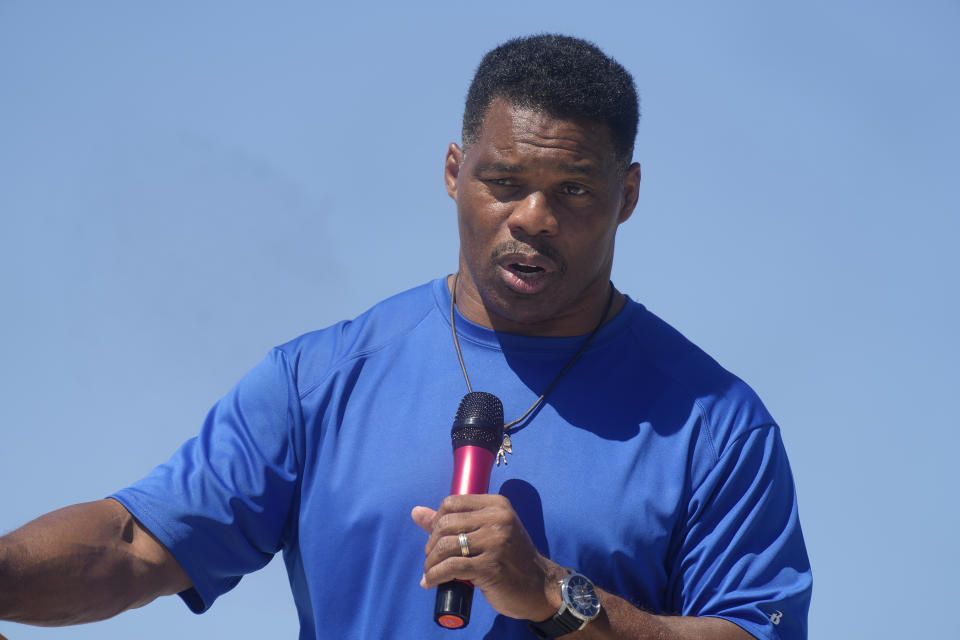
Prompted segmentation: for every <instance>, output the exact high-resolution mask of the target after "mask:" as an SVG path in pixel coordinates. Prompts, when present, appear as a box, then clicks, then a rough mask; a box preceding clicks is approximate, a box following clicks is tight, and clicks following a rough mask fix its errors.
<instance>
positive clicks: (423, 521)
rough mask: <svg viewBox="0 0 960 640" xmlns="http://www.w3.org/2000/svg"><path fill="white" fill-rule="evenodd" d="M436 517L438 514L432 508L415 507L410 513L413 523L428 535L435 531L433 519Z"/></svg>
mask: <svg viewBox="0 0 960 640" xmlns="http://www.w3.org/2000/svg"><path fill="white" fill-rule="evenodd" d="M436 515H437V512H436V511H434V510H433V509H431V508H430V507H414V508H413V510H412V511H410V517H411V518H413V521H414V522H415V523H417V526H418V527H420V528H421V529H423V530H424V531H426V532H427V533H430V532H431V531H433V519H434V518H435V517H436Z"/></svg>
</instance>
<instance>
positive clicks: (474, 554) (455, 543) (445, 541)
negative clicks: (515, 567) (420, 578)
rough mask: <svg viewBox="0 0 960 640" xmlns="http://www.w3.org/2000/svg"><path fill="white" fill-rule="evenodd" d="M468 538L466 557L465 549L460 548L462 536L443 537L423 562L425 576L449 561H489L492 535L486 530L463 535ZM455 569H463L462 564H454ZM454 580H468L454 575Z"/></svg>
mask: <svg viewBox="0 0 960 640" xmlns="http://www.w3.org/2000/svg"><path fill="white" fill-rule="evenodd" d="M463 535H464V536H466V541H467V544H466V547H467V549H466V550H467V551H468V552H469V555H466V556H465V555H464V553H463V552H464V549H463V547H461V546H460V534H456V535H449V536H441V537H440V538H438V539H437V543H436V544H435V545H434V546H433V548H432V549H431V550H430V553H428V554H427V557H426V558H425V559H424V561H423V571H424V574H427V573H429V572H430V571H431V570H432V569H433V568H434V567H436V566H438V565H443V564H444V563H445V562H447V561H448V560H452V559H453V560H456V559H464V560H472V559H476V558H480V557H481V556H483V561H487V560H488V558H487V557H486V551H487V550H488V549H490V548H491V546H490V544H489V540H488V539H490V538H491V534H490V532H488V531H485V530H482V529H481V530H478V531H474V532H472V533H469V534H467V533H465V534H463ZM453 566H454V567H462V565H461V564H460V563H454V565H453ZM452 577H454V578H460V579H464V580H465V579H468V578H466V577H464V576H460V575H453V576H452Z"/></svg>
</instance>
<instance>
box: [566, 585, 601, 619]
mask: <svg viewBox="0 0 960 640" xmlns="http://www.w3.org/2000/svg"><path fill="white" fill-rule="evenodd" d="M563 600H564V602H566V603H567V608H569V609H570V610H571V611H572V612H573V613H574V614H575V615H576V616H577V617H578V618H580V619H582V620H592V619H593V618H595V617H596V616H597V614H598V613H600V599H599V598H598V597H597V592H596V591H595V590H594V588H593V583H591V582H590V581H589V580H588V579H587V578H586V577H585V576H582V575H580V574H579V573H574V574H571V575H570V577H569V578H567V581H566V584H565V585H564V587H563Z"/></svg>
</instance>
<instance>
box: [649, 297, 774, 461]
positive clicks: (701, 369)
mask: <svg viewBox="0 0 960 640" xmlns="http://www.w3.org/2000/svg"><path fill="white" fill-rule="evenodd" d="M634 304H636V308H635V309H634V314H633V317H632V322H631V332H632V334H633V338H634V340H635V341H636V343H637V345H638V348H639V349H640V351H641V352H642V353H643V355H644V358H645V359H646V360H648V362H649V364H650V365H651V366H653V367H656V368H657V369H658V370H659V371H660V372H661V374H662V375H663V376H665V377H666V378H667V379H668V380H669V381H670V383H671V384H673V385H675V386H676V388H677V389H678V391H679V392H680V393H681V394H682V395H684V396H686V397H687V398H688V399H689V400H690V401H691V402H693V403H695V405H696V406H697V408H698V412H699V413H700V414H701V416H702V418H703V420H704V422H705V423H706V427H707V429H708V431H709V432H710V434H711V439H712V440H713V441H714V444H715V446H716V448H717V453H718V454H720V453H721V452H722V451H724V450H725V449H726V448H727V447H728V446H729V445H730V444H732V442H733V441H735V440H736V439H738V438H740V437H741V436H743V435H745V434H746V433H747V432H749V431H751V430H752V429H755V428H758V427H763V426H769V425H774V424H775V422H774V419H773V417H772V416H771V415H770V413H769V412H768V411H767V408H766V407H765V406H764V404H763V402H762V401H761V400H760V398H759V396H758V395H757V393H756V392H755V391H754V390H753V388H752V387H750V386H749V385H748V384H747V383H746V382H744V381H743V380H742V379H740V378H739V377H738V376H737V375H735V374H734V373H732V372H731V371H729V370H728V369H726V368H725V367H724V366H723V365H721V364H720V363H719V362H717V360H715V359H714V358H713V357H712V356H711V355H710V354H708V353H707V352H706V351H704V350H703V349H701V348H700V347H699V346H697V345H696V344H694V343H693V342H692V341H691V340H690V339H688V338H687V337H686V336H684V335H683V334H682V333H681V332H680V331H678V330H677V329H675V328H674V327H673V326H672V325H670V324H668V323H667V322H666V321H664V320H663V319H661V318H660V317H658V316H657V315H655V314H654V313H652V312H651V311H649V310H648V309H646V308H645V307H643V305H640V304H637V303H634Z"/></svg>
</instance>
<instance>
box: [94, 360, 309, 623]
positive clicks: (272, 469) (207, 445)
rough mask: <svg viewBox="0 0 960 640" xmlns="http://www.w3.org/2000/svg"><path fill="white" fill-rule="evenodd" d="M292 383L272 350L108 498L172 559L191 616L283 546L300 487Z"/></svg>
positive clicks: (297, 412)
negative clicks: (193, 429)
mask: <svg viewBox="0 0 960 640" xmlns="http://www.w3.org/2000/svg"><path fill="white" fill-rule="evenodd" d="M299 407H300V404H299V398H298V395H297V390H296V383H295V381H294V379H293V374H292V373H291V370H290V367H289V366H288V364H287V362H286V358H285V356H284V354H283V352H282V351H280V350H273V351H272V352H271V353H270V354H269V355H268V356H267V358H266V359H265V360H264V361H263V362H261V363H260V364H259V365H257V366H256V367H255V368H254V369H253V370H252V371H251V372H250V373H249V374H247V375H246V376H245V377H244V378H243V379H242V380H241V381H240V382H239V383H238V384H237V386H236V387H234V388H233V389H232V390H231V391H230V392H229V393H228V394H227V395H226V396H225V397H224V398H223V399H222V400H220V401H219V402H218V403H217V404H216V405H215V406H214V407H213V409H212V410H211V411H210V413H209V414H208V415H207V418H206V421H205V422H204V425H203V429H202V431H201V433H200V435H199V436H197V437H195V438H192V439H190V440H188V441H187V442H186V443H185V444H184V445H183V446H182V447H181V448H180V449H179V450H178V451H177V452H176V453H175V454H174V455H173V456H172V457H171V458H170V460H168V461H167V462H166V463H164V464H162V465H160V466H158V467H157V468H155V469H154V470H153V471H152V472H151V473H150V474H149V475H147V476H146V477H145V478H143V479H142V480H140V481H139V482H137V483H135V484H134V485H132V486H130V487H128V488H126V489H122V490H121V491H118V492H117V493H115V494H113V495H112V496H110V497H111V498H114V499H116V500H118V501H119V502H120V503H122V504H123V505H124V506H125V507H126V508H127V509H128V510H129V511H130V512H131V513H132V514H133V516H134V517H135V518H137V520H139V521H140V522H141V523H142V524H143V525H144V526H145V527H146V528H147V529H148V530H150V531H151V532H152V533H153V534H154V535H155V536H156V537H157V538H158V539H159V540H160V542H161V543H163V544H164V546H166V547H167V549H169V550H170V552H171V553H172V554H173V555H174V557H175V558H176V559H177V561H178V562H179V563H180V565H181V566H182V567H183V569H184V571H186V573H187V575H188V576H189V577H190V579H191V581H192V582H193V588H192V589H189V590H187V591H184V592H183V593H181V594H180V596H181V597H182V598H183V600H184V601H185V602H186V603H187V605H188V606H189V607H190V608H191V610H193V611H194V612H196V613H201V612H203V611H205V610H206V609H208V608H209V607H210V605H211V604H213V601H214V600H215V599H216V598H217V597H218V596H220V595H221V594H223V593H225V592H227V591H229V590H230V589H232V588H233V587H234V586H236V584H237V583H238V582H239V581H240V577H241V576H243V575H244V574H247V573H250V572H252V571H255V570H257V569H259V568H261V567H263V566H264V565H266V564H267V563H268V562H269V561H270V559H271V558H272V557H273V554H274V553H276V552H277V551H279V550H280V549H281V548H282V547H283V545H284V537H285V535H286V534H287V532H288V527H289V526H290V523H289V522H288V520H289V519H290V517H291V516H290V513H291V506H292V502H293V499H294V495H295V493H296V491H295V488H296V486H297V483H298V479H299V469H300V464H299V462H298V454H297V446H296V437H295V434H296V433H298V426H299V425H300V424H301V423H302V416H301V414H300V410H299Z"/></svg>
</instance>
